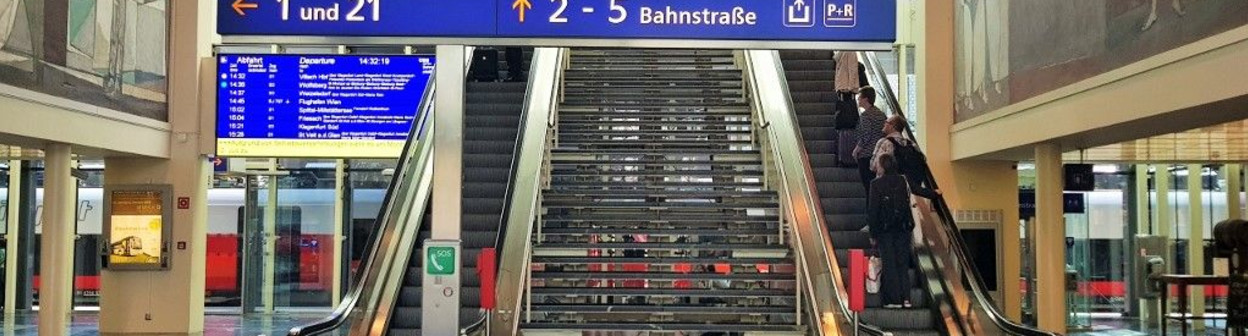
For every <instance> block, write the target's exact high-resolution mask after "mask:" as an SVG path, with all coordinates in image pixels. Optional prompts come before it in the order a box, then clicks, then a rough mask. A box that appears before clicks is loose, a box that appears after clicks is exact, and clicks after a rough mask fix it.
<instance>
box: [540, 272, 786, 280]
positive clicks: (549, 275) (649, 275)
mask: <svg viewBox="0 0 1248 336" xmlns="http://www.w3.org/2000/svg"><path fill="white" fill-rule="evenodd" d="M529 276H530V277H532V278H533V279H563V280H625V279H628V280H639V279H647V280H736V281H797V277H796V276H795V275H793V274H784V273H732V274H719V273H664V272H539V271H534V272H532V273H530V275H529Z"/></svg>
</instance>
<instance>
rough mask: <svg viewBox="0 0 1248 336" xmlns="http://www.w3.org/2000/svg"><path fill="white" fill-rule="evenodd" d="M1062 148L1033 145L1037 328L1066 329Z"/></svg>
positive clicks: (1051, 145) (1060, 332)
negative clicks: (1034, 146) (1034, 148)
mask: <svg viewBox="0 0 1248 336" xmlns="http://www.w3.org/2000/svg"><path fill="white" fill-rule="evenodd" d="M1062 174H1063V169H1062V151H1061V148H1060V147H1059V146H1058V145H1056V144H1040V145H1037V146H1036V237H1035V242H1036V245H1035V251H1036V312H1037V320H1038V322H1039V323H1038V326H1039V327H1040V329H1043V330H1047V331H1051V332H1055V333H1058V334H1065V333H1066V313H1067V307H1066V223H1065V217H1064V214H1063V211H1062V189H1063V186H1064V185H1063V183H1062Z"/></svg>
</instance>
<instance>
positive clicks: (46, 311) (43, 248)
mask: <svg viewBox="0 0 1248 336" xmlns="http://www.w3.org/2000/svg"><path fill="white" fill-rule="evenodd" d="M72 159H73V158H72V153H71V149H70V146H69V145H66V144H49V145H48V146H47V148H46V149H44V159H43V160H44V161H43V162H44V173H43V232H42V234H41V235H40V238H39V239H40V244H39V245H40V246H39V260H40V262H39V334H40V335H66V334H68V333H69V329H68V328H69V322H70V317H69V314H70V313H71V312H73V308H74V307H73V298H74V288H73V287H74V226H75V225H74V224H76V223H75V219H76V217H75V216H74V205H75V204H76V203H77V199H78V197H77V195H76V193H75V192H74V190H75V189H74V186H75V183H76V182H75V181H74V177H73V176H71V175H70V169H72V165H73V162H72Z"/></svg>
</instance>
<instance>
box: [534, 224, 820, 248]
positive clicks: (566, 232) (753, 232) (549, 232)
mask: <svg viewBox="0 0 1248 336" xmlns="http://www.w3.org/2000/svg"><path fill="white" fill-rule="evenodd" d="M613 234H618V235H632V234H638V235H650V236H766V235H778V234H780V232H779V231H778V230H760V229H742V230H689V229H667V228H662V229H608V228H600V227H593V228H558V229H552V228H543V229H542V235H544V236H586V235H613ZM834 246H835V245H834Z"/></svg>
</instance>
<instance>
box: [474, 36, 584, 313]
mask: <svg viewBox="0 0 1248 336" xmlns="http://www.w3.org/2000/svg"><path fill="white" fill-rule="evenodd" d="M566 57H567V50H566V49H559V48H537V49H536V50H534V52H533V62H532V65H531V66H530V68H531V69H532V71H530V76H529V88H528V91H527V94H526V96H527V97H526V99H525V112H524V118H523V119H521V120H522V123H521V131H520V133H519V134H520V136H519V137H518V138H517V140H516V142H517V144H518V145H519V146H518V147H517V151H516V154H515V155H516V158H517V159H518V160H517V161H516V163H517V164H516V166H515V173H514V176H515V179H514V180H512V186H511V187H509V193H510V195H509V196H508V197H509V198H510V201H509V202H508V203H509V205H508V207H507V213H506V214H505V215H504V218H506V220H507V222H506V225H505V227H507V229H506V231H505V234H504V235H500V238H502V239H503V240H502V241H501V242H500V243H499V244H498V245H499V247H500V249H499V260H500V261H499V263H498V265H499V269H498V277H497V278H496V279H495V284H496V286H495V288H496V289H497V291H496V293H495V298H496V302H498V309H497V313H496V314H492V315H491V316H490V321H492V322H491V323H489V329H490V330H491V332H490V334H497V335H514V334H516V330H517V328H518V327H519V324H518V323H519V320H520V310H521V304H522V303H523V302H525V300H524V298H525V295H526V289H527V286H525V284H526V283H527V282H528V271H529V256H530V254H531V253H532V243H533V240H532V237H533V233H534V228H535V227H536V225H535V223H537V222H538V221H539V218H538V216H540V206H541V189H542V188H543V187H544V186H545V185H544V183H543V182H544V181H543V179H544V174H545V172H546V171H548V165H547V164H548V162H549V160H548V159H549V156H550V141H551V138H552V136H553V130H552V129H551V128H550V126H549V125H550V121H551V120H552V119H553V118H554V116H553V114H554V111H555V110H556V108H557V106H558V101H559V97H560V93H561V90H560V88H561V87H562V85H561V84H562V80H561V78H562V77H561V74H562V72H563V69H564V66H563V63H564V60H565V58H566Z"/></svg>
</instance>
